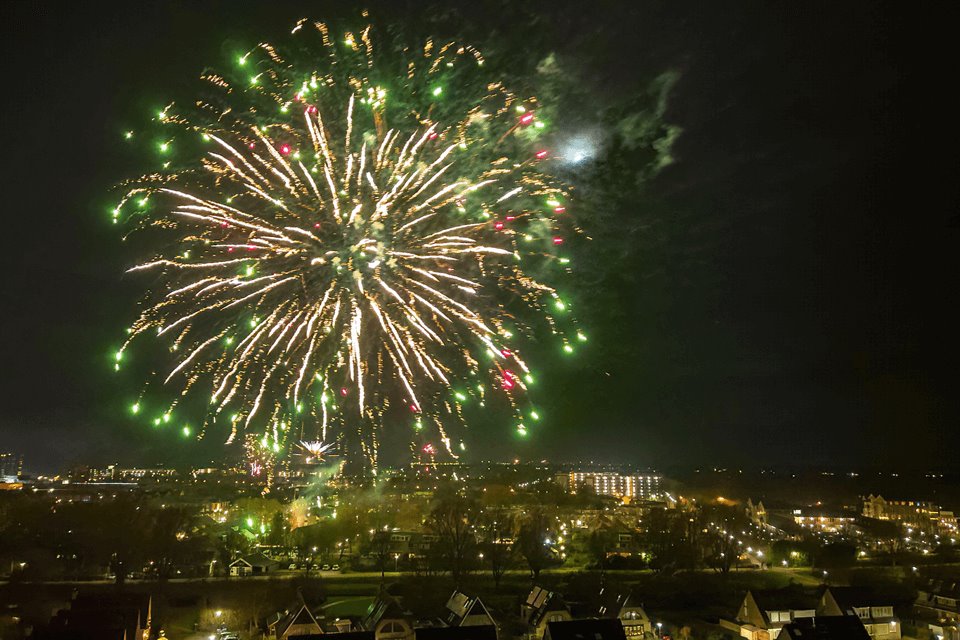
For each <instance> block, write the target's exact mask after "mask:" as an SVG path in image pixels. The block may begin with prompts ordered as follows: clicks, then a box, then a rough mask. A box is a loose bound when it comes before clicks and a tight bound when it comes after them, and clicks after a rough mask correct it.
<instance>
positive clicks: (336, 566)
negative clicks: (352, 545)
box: [330, 564, 340, 571]
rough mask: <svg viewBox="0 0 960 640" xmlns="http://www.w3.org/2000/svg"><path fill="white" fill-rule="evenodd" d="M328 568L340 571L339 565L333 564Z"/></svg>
mask: <svg viewBox="0 0 960 640" xmlns="http://www.w3.org/2000/svg"><path fill="white" fill-rule="evenodd" d="M330 569H331V570H333V571H340V565H338V564H335V565H333V566H332V567H330Z"/></svg>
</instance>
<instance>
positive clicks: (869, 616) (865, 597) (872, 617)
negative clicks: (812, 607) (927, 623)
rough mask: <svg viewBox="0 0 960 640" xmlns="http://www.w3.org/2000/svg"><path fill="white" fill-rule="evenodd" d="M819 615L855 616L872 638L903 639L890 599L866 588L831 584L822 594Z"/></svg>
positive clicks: (818, 608)
mask: <svg viewBox="0 0 960 640" xmlns="http://www.w3.org/2000/svg"><path fill="white" fill-rule="evenodd" d="M817 616H856V617H858V618H859V619H860V622H862V623H863V626H864V627H865V628H866V631H867V634H869V636H870V638H871V639H872V640H900V620H898V619H897V618H896V617H894V615H893V604H892V603H891V602H890V600H889V599H888V598H886V597H885V596H882V595H878V594H876V593H874V592H872V591H870V590H867V589H858V588H855V587H828V588H827V589H826V590H825V591H824V592H823V595H822V596H820V603H819V604H818V605H817Z"/></svg>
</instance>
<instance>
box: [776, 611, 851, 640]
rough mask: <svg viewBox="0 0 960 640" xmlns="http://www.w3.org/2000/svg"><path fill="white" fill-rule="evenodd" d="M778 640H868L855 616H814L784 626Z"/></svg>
mask: <svg viewBox="0 0 960 640" xmlns="http://www.w3.org/2000/svg"><path fill="white" fill-rule="evenodd" d="M778 638H779V640H869V638H870V636H869V635H867V630H866V629H864V627H863V623H862V622H861V621H860V618H858V617H857V616H849V615H842V616H816V617H813V618H800V619H798V620H797V621H796V622H791V623H789V624H786V625H784V627H783V630H782V631H781V632H780V635H779V636H778Z"/></svg>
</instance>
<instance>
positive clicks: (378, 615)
mask: <svg viewBox="0 0 960 640" xmlns="http://www.w3.org/2000/svg"><path fill="white" fill-rule="evenodd" d="M360 627H361V628H362V629H363V630H364V631H372V632H373V633H374V638H375V640H411V639H412V638H413V614H412V613H410V612H409V611H407V610H406V609H404V608H403V607H401V606H400V603H399V602H397V600H396V599H395V598H393V597H392V596H389V595H387V593H386V592H381V593H380V595H378V596H377V599H376V600H374V601H373V602H372V603H370V607H369V608H367V612H366V613H365V614H364V615H363V618H362V619H361V620H360Z"/></svg>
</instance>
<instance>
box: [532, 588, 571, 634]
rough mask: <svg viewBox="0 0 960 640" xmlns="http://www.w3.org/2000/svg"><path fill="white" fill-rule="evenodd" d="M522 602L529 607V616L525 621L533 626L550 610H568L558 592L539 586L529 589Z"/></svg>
mask: <svg viewBox="0 0 960 640" xmlns="http://www.w3.org/2000/svg"><path fill="white" fill-rule="evenodd" d="M524 604H525V605H527V606H528V607H530V616H529V617H528V618H527V622H528V623H529V624H531V625H533V626H537V625H538V624H540V621H541V620H543V617H544V616H545V615H546V614H547V613H548V612H550V611H569V610H570V607H568V606H567V603H566V602H565V601H564V599H563V598H562V597H561V596H560V594H558V593H554V592H553V591H547V590H546V589H544V588H543V587H540V586H536V587H534V588H533V589H531V590H530V593H529V594H527V599H526V600H525V601H524Z"/></svg>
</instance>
